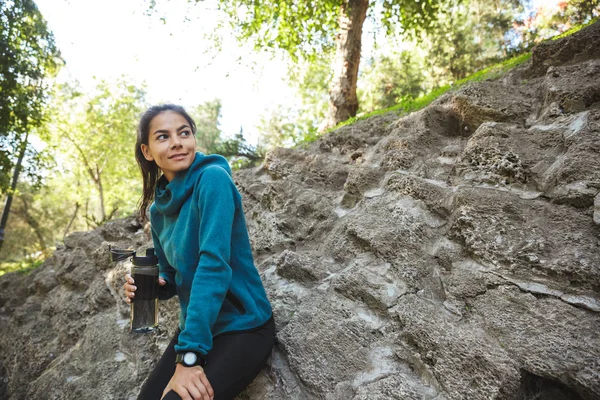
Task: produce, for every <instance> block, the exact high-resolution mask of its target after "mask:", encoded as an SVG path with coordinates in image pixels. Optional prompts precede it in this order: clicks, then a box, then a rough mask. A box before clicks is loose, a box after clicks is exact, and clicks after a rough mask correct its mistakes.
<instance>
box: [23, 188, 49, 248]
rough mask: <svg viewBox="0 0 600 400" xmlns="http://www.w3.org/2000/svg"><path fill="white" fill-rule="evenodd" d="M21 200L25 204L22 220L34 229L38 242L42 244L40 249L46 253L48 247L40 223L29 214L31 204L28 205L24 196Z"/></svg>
mask: <svg viewBox="0 0 600 400" xmlns="http://www.w3.org/2000/svg"><path fill="white" fill-rule="evenodd" d="M20 199H21V202H23V215H22V218H23V219H24V220H25V222H26V223H27V225H29V226H30V227H31V229H33V232H34V233H35V235H36V236H37V238H38V242H39V244H40V249H41V250H42V251H44V250H46V248H47V247H46V240H45V239H44V234H43V232H42V228H41V227H40V224H38V222H37V221H36V220H35V218H34V217H33V215H31V214H29V204H27V200H26V199H25V198H24V197H23V196H20Z"/></svg>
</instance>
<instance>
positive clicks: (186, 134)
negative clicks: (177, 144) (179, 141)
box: [181, 131, 191, 136]
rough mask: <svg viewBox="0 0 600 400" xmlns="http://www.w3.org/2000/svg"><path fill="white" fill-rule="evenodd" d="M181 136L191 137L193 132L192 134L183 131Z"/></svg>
mask: <svg viewBox="0 0 600 400" xmlns="http://www.w3.org/2000/svg"><path fill="white" fill-rule="evenodd" d="M181 134H182V135H183V136H190V135H191V132H190V131H181Z"/></svg>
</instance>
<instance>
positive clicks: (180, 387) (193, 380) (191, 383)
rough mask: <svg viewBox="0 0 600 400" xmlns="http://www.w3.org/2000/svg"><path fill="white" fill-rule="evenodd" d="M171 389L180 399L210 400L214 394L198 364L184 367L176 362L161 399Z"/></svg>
mask: <svg viewBox="0 0 600 400" xmlns="http://www.w3.org/2000/svg"><path fill="white" fill-rule="evenodd" d="M171 390H172V391H174V392H175V393H177V394H178V395H179V397H181V400H212V399H213V397H214V396H215V393H214V391H213V389H212V387H211V386H210V382H208V378H207V377H206V374H205V373H204V369H202V367H200V366H199V365H197V366H195V367H185V366H183V365H181V364H177V366H176V367H175V373H174V374H173V377H172V378H171V380H170V381H169V384H168V385H167V387H166V388H165V390H164V391H163V394H162V397H161V399H162V398H163V397H165V395H166V394H167V393H169V391H171Z"/></svg>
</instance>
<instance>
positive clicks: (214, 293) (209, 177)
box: [175, 166, 239, 355]
mask: <svg viewBox="0 0 600 400" xmlns="http://www.w3.org/2000/svg"><path fill="white" fill-rule="evenodd" d="M196 190H197V191H199V194H198V209H199V213H200V227H199V230H200V231H199V236H198V240H199V250H198V251H199V261H198V266H197V268H196V272H195V274H194V279H193V282H192V288H191V293H190V300H189V305H188V308H187V310H188V311H187V316H186V320H185V327H184V329H183V330H182V331H181V333H180V334H179V341H178V343H177V345H176V346H175V351H177V352H183V351H196V352H199V353H200V354H204V355H206V354H207V353H208V351H209V350H210V349H211V348H212V327H213V326H214V324H215V322H216V320H217V317H218V315H219V311H220V310H221V306H222V304H223V301H224V299H225V295H226V293H227V290H228V288H229V285H230V282H231V275H232V271H231V266H230V256H231V255H230V251H231V250H230V249H231V235H232V229H233V220H234V214H235V196H236V195H237V196H239V193H238V192H237V189H236V187H235V184H234V183H233V180H232V179H231V177H230V176H229V174H228V173H227V172H226V171H225V169H223V168H222V167H219V166H211V167H208V168H206V170H204V172H203V174H202V176H201V178H200V182H199V183H198V187H197V189H196Z"/></svg>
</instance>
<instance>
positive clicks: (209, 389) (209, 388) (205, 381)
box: [199, 369, 215, 400]
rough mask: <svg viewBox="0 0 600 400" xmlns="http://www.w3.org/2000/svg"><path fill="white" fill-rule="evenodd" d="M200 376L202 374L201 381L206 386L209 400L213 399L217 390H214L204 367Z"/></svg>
mask: <svg viewBox="0 0 600 400" xmlns="http://www.w3.org/2000/svg"><path fill="white" fill-rule="evenodd" d="M199 376H200V382H202V385H203V386H204V387H205V388H206V393H207V395H208V400H210V399H212V398H213V397H214V395H215V392H214V391H213V388H212V386H210V382H209V381H208V378H207V377H206V373H204V369H202V370H201V372H200V374H199Z"/></svg>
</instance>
